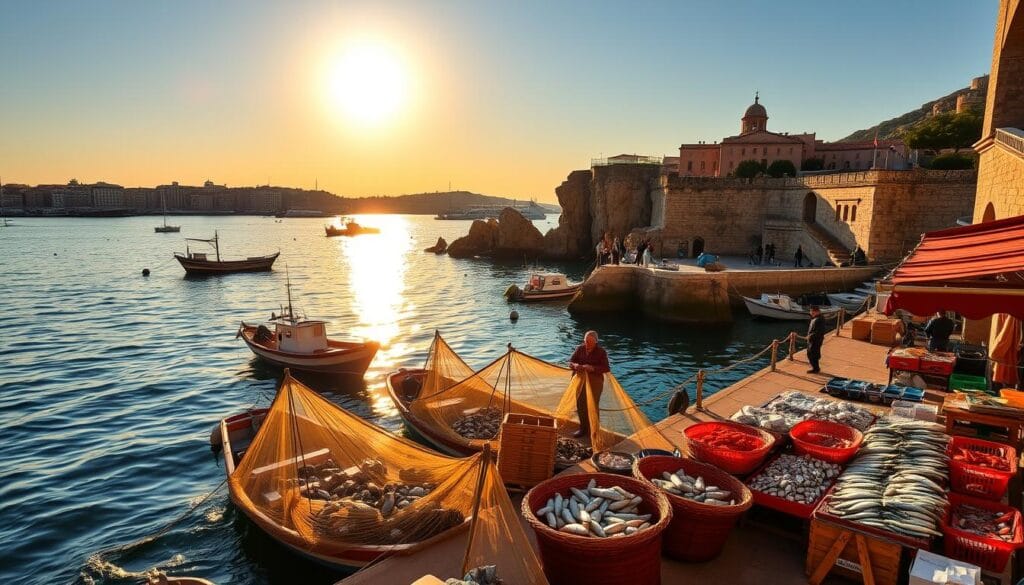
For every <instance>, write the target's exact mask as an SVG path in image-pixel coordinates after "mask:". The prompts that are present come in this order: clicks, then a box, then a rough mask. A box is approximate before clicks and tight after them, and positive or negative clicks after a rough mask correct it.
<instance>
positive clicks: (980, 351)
mask: <svg viewBox="0 0 1024 585" xmlns="http://www.w3.org/2000/svg"><path fill="white" fill-rule="evenodd" d="M987 370H988V350H987V349H986V348H985V347H984V346H982V345H967V344H960V345H959V346H957V348H956V368H954V370H953V371H955V372H956V373H958V374H967V375H970V376H984V375H985V372H986V371H987Z"/></svg>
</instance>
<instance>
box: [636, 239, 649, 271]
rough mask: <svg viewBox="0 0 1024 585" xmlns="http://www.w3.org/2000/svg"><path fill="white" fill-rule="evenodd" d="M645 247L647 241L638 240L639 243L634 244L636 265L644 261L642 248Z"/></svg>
mask: <svg viewBox="0 0 1024 585" xmlns="http://www.w3.org/2000/svg"><path fill="white" fill-rule="evenodd" d="M646 248H647V242H646V241H644V240H640V243H639V244H637V245H636V265H637V266H639V265H641V264H643V262H644V250H645V249H646Z"/></svg>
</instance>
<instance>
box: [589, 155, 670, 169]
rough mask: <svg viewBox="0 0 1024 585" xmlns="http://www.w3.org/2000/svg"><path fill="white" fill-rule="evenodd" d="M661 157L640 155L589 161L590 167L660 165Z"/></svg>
mask: <svg viewBox="0 0 1024 585" xmlns="http://www.w3.org/2000/svg"><path fill="white" fill-rule="evenodd" d="M662 160H663V159H662V157H660V156H642V155H629V156H624V157H621V158H620V157H615V156H613V157H610V158H592V159H590V166H591V167H604V166H608V165H660V164H662Z"/></svg>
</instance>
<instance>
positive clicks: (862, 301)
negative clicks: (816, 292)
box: [826, 293, 869, 312]
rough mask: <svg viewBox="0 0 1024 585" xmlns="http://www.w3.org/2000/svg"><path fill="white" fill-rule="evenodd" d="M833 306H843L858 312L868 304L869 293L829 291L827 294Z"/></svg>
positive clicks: (847, 309)
mask: <svg viewBox="0 0 1024 585" xmlns="http://www.w3.org/2000/svg"><path fill="white" fill-rule="evenodd" d="M826 296H827V297H828V301H829V302H830V303H832V305H833V306H836V307H842V308H844V309H846V311H847V312H857V311H860V310H862V309H864V308H865V307H867V306H868V302H867V299H868V298H869V297H868V296H867V295H857V294H851V293H829V294H827V295H826Z"/></svg>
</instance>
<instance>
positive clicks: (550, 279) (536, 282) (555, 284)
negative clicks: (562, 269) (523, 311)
mask: <svg viewBox="0 0 1024 585" xmlns="http://www.w3.org/2000/svg"><path fill="white" fill-rule="evenodd" d="M570 286H571V285H570V284H569V280H568V279H567V278H566V277H565V275H564V274H553V273H549V274H531V275H530V282H529V283H527V285H526V290H527V291H557V290H563V289H567V288H569V287H570Z"/></svg>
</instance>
